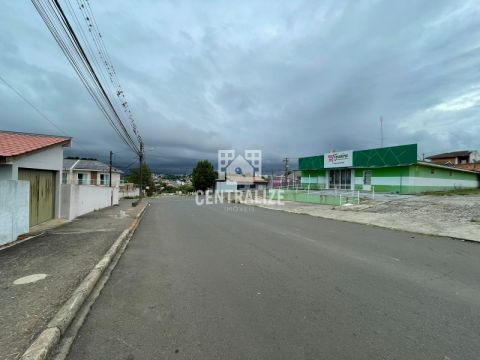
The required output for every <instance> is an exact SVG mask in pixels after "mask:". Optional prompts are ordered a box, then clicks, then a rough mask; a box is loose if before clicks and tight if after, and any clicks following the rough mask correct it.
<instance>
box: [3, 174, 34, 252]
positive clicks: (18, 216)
mask: <svg viewBox="0 0 480 360" xmlns="http://www.w3.org/2000/svg"><path fill="white" fill-rule="evenodd" d="M29 196H30V184H29V183H28V181H21V180H0V245H3V244H6V243H9V242H11V241H14V240H16V239H17V237H18V235H21V234H25V233H28V231H29V223H30V222H29V216H30V211H29V205H30V197H29Z"/></svg>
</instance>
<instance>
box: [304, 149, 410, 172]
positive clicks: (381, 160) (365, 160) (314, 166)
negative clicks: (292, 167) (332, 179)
mask: <svg viewBox="0 0 480 360" xmlns="http://www.w3.org/2000/svg"><path fill="white" fill-rule="evenodd" d="M323 158H324V156H323V155H318V156H309V157H303V158H299V159H298V166H299V169H300V170H320V169H324V162H323ZM416 162H417V144H408V145H400V146H391V147H383V148H377V149H368V150H358V151H354V152H353V167H354V168H377V167H392V166H405V165H411V164H415V163H416Z"/></svg>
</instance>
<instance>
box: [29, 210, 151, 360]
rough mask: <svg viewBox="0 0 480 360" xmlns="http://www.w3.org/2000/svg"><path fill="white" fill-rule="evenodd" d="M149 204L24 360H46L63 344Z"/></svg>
mask: <svg viewBox="0 0 480 360" xmlns="http://www.w3.org/2000/svg"><path fill="white" fill-rule="evenodd" d="M148 205H149V204H148V203H146V204H145V205H144V207H143V208H142V210H140V212H139V213H138V214H137V215H136V217H135V220H134V221H133V222H132V224H131V225H130V226H129V227H128V229H126V230H124V231H123V232H122V233H121V234H120V236H119V237H118V238H117V239H116V240H115V242H114V243H113V244H112V246H111V247H110V249H108V251H107V252H106V253H105V255H104V256H103V257H102V259H100V261H99V262H98V263H97V265H95V267H94V268H93V269H92V270H91V271H90V273H89V274H88V275H87V276H86V277H85V279H83V281H82V282H81V283H80V285H79V286H78V287H77V289H75V291H74V292H73V294H72V296H71V297H70V298H69V299H68V300H67V301H66V302H65V303H64V304H63V306H62V307H61V308H60V310H59V311H58V312H57V313H56V314H55V316H54V317H53V319H52V320H50V322H49V323H48V325H47V327H46V329H45V330H43V331H42V332H41V333H40V335H39V336H38V337H37V338H36V339H35V341H34V342H33V343H32V344H30V346H29V347H28V349H27V350H26V351H25V352H24V353H23V355H22V357H21V358H20V360H44V359H46V358H47V357H48V356H49V354H50V353H51V351H52V349H53V348H54V347H55V346H56V345H57V344H58V342H59V341H60V338H61V336H62V335H64V334H65V332H66V331H67V329H68V327H69V325H70V324H71V322H72V321H73V319H74V318H75V316H76V314H77V312H78V311H79V310H80V309H81V307H82V305H83V303H84V302H85V300H86V299H87V298H88V296H89V295H90V293H91V292H92V290H93V289H94V288H95V285H96V284H97V282H98V280H99V279H100V277H101V276H102V274H103V273H104V271H105V269H107V267H108V266H109V265H110V263H111V261H112V259H113V258H114V257H115V255H116V254H117V252H118V251H119V250H120V249H121V248H122V245H123V244H124V243H125V241H127V240H128V239H129V238H130V237H131V236H132V235H133V233H134V232H135V230H136V229H137V227H138V225H139V223H140V220H141V218H142V216H143V214H144V213H145V209H146V208H147V207H148Z"/></svg>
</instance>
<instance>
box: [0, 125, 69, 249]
mask: <svg viewBox="0 0 480 360" xmlns="http://www.w3.org/2000/svg"><path fill="white" fill-rule="evenodd" d="M70 143H71V138H69V137H59V136H50V135H41V134H28V133H20V132H11V131H0V245H1V244H3V243H7V242H10V241H12V240H15V239H16V238H17V236H18V235H20V234H22V233H27V232H29V228H30V227H32V226H35V225H37V224H40V223H42V222H45V221H47V220H50V219H52V218H58V217H60V214H61V203H62V201H61V174H62V168H63V148H64V147H66V146H70Z"/></svg>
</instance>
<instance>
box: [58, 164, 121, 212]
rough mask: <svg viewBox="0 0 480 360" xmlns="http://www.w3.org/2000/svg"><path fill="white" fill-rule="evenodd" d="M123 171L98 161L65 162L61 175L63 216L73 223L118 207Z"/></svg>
mask: <svg viewBox="0 0 480 360" xmlns="http://www.w3.org/2000/svg"><path fill="white" fill-rule="evenodd" d="M121 173H122V171H121V170H118V169H116V168H114V167H112V182H111V187H110V166H109V165H107V164H104V163H102V162H101V161H98V160H84V159H64V161H63V175H62V205H63V206H62V214H61V216H62V217H63V218H65V219H68V220H71V219H74V218H76V217H77V216H80V215H83V214H86V213H89V212H91V211H94V210H98V209H102V208H105V207H108V206H112V205H118V200H119V186H120V174H121Z"/></svg>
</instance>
